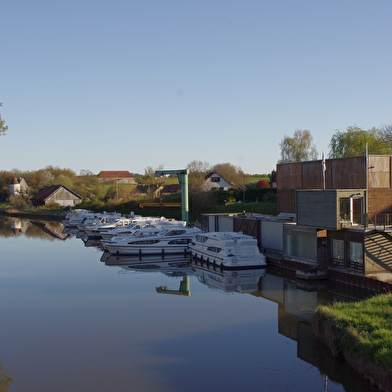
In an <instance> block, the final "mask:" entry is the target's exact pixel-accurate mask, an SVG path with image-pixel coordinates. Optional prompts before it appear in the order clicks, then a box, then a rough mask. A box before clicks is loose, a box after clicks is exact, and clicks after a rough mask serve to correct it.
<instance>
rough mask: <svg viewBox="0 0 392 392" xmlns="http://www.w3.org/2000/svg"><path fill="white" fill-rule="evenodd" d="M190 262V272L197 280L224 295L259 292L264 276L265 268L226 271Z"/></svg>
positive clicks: (209, 265)
mask: <svg viewBox="0 0 392 392" xmlns="http://www.w3.org/2000/svg"><path fill="white" fill-rule="evenodd" d="M198 264H199V265H197V264H196V263H194V262H192V270H193V271H194V274H195V275H196V277H197V280H198V281H199V282H200V283H202V284H204V285H206V286H207V287H209V288H210V289H212V290H218V291H221V292H224V293H252V292H255V291H257V290H259V287H260V279H261V278H262V277H263V276H265V274H266V269H265V268H257V269H256V268H253V269H236V270H226V269H219V268H216V267H215V268H214V266H213V265H212V264H202V265H200V263H198Z"/></svg>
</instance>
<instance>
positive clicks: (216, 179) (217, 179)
mask: <svg viewBox="0 0 392 392" xmlns="http://www.w3.org/2000/svg"><path fill="white" fill-rule="evenodd" d="M211 182H220V177H211Z"/></svg>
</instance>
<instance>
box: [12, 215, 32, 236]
mask: <svg viewBox="0 0 392 392" xmlns="http://www.w3.org/2000/svg"><path fill="white" fill-rule="evenodd" d="M29 223H30V222H29V221H28V220H26V219H18V218H10V227H11V230H12V232H13V233H14V234H24V233H26V230H27V228H28V227H29Z"/></svg>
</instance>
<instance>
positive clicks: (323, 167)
mask: <svg viewBox="0 0 392 392" xmlns="http://www.w3.org/2000/svg"><path fill="white" fill-rule="evenodd" d="M321 165H322V166H321V167H322V171H323V189H325V171H326V170H327V168H326V166H325V157H324V150H323V159H322V161H321Z"/></svg>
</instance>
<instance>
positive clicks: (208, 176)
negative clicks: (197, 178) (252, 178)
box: [204, 172, 230, 184]
mask: <svg viewBox="0 0 392 392" xmlns="http://www.w3.org/2000/svg"><path fill="white" fill-rule="evenodd" d="M214 174H216V175H217V176H219V177H220V178H222V180H225V181H226V182H227V183H228V184H230V182H229V181H227V180H226V179H225V178H224V177H222V176H221V175H220V174H219V173H217V172H211V173H208V174H207V175H206V176H205V177H204V179H205V180H206V181H207V180H208V179H209V178H211V177H212V176H213V175H214Z"/></svg>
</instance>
